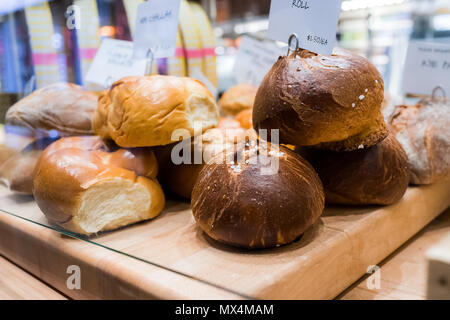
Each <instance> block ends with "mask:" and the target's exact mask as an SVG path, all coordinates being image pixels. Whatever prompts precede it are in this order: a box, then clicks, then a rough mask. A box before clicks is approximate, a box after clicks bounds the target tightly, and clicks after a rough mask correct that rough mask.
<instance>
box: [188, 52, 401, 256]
mask: <svg viewBox="0 0 450 320" xmlns="http://www.w3.org/2000/svg"><path fill="white" fill-rule="evenodd" d="M383 97H384V85H383V80H382V78H381V76H380V74H379V72H378V71H377V69H376V68H375V67H374V66H373V65H372V64H370V62H369V61H368V60H366V59H365V58H363V57H360V56H358V55H355V54H353V53H351V52H349V51H346V50H343V49H339V48H337V49H335V50H334V52H333V54H332V55H331V56H322V55H318V54H315V53H312V52H309V51H307V50H298V51H297V52H295V53H293V54H291V55H290V56H286V57H280V58H279V59H278V61H277V62H276V63H275V64H274V66H273V67H272V69H271V70H270V71H269V72H268V74H267V75H266V76H265V78H264V79H263V81H262V83H261V85H260V87H259V89H258V91H257V93H256V96H255V99H254V104H253V107H252V111H251V112H250V111H248V110H244V111H242V113H240V114H239V115H238V116H237V117H236V119H237V120H238V121H239V122H240V123H241V124H242V126H244V127H245V126H248V125H249V124H251V125H252V126H253V128H254V129H255V131H256V132H257V133H258V135H259V137H260V139H261V140H260V141H259V144H258V145H257V146H253V147H248V148H245V149H244V151H242V152H243V153H244V156H243V157H240V158H241V159H243V160H244V162H243V163H242V162H232V163H223V164H215V163H209V164H207V165H206V166H205V167H204V168H203V169H202V170H201V172H200V173H199V177H198V180H197V183H196V184H195V186H194V191H193V193H192V199H191V203H192V209H193V214H194V217H195V219H196V220H197V222H198V224H199V226H200V227H201V228H202V229H203V230H204V231H205V233H207V234H208V235H209V236H210V237H212V238H214V239H216V240H218V241H220V242H223V243H227V244H231V245H234V246H239V247H245V248H266V247H273V246H278V245H283V244H287V243H289V242H292V241H293V240H294V239H295V238H297V237H299V236H300V235H301V234H302V233H304V232H305V230H307V228H308V227H310V226H311V225H312V224H313V223H314V222H315V221H316V220H317V219H318V218H319V216H320V214H321V213H322V210H323V207H324V202H325V203H329V204H346V205H372V204H378V205H388V204H392V203H395V202H397V201H399V200H400V199H401V197H402V196H403V194H404V193H405V191H406V188H407V186H408V180H409V170H408V161H407V157H406V154H405V152H404V150H403V148H402V146H401V145H400V144H399V143H398V141H397V140H396V139H395V137H394V136H393V135H390V134H389V132H388V129H387V126H386V123H385V122H384V119H383V116H382V113H381V108H382V103H383ZM221 105H222V102H221ZM222 108H223V107H222ZM250 110H251V109H250ZM250 114H251V116H252V117H251V120H250V119H249V115H250ZM262 133H264V134H262ZM263 139H265V140H267V141H268V142H263V141H262V140H263ZM274 141H276V142H277V143H278V144H280V145H276V146H275V145H274V144H273V143H271V142H274ZM283 144H285V145H290V146H295V150H296V152H292V151H290V150H289V149H288V148H285V147H283V146H282V145H283ZM261 145H263V146H264V145H266V147H265V148H264V147H262V146H261ZM269 149H270V150H271V151H269V152H268V153H267V152H265V151H267V150H269ZM274 149H275V151H274ZM235 158H239V156H237V155H235ZM269 159H271V160H274V159H276V160H277V161H275V162H277V163H278V167H277V169H276V170H275V173H274V174H272V175H270V174H269V175H267V174H266V175H265V174H261V173H260V171H261V170H262V169H264V167H265V165H264V163H266V164H267V163H271V162H273V161H271V160H269ZM308 161H309V162H310V164H309V163H308ZM217 204H218V205H217Z"/></svg>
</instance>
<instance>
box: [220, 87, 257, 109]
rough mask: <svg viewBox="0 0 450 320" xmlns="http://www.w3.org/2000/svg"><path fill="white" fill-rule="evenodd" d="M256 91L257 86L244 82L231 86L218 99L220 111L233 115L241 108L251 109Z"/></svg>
mask: <svg viewBox="0 0 450 320" xmlns="http://www.w3.org/2000/svg"><path fill="white" fill-rule="evenodd" d="M256 91H258V87H257V86H254V85H252V84H246V83H243V84H238V85H236V86H234V87H231V88H230V89H228V90H227V91H225V93H224V94H223V95H222V97H221V98H220V100H219V105H220V109H221V110H222V113H223V114H224V115H232V116H235V115H237V114H238V113H239V112H241V111H242V110H249V109H250V110H251V109H252V108H253V103H254V102H255V95H256Z"/></svg>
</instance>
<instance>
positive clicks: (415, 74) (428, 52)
mask: <svg viewBox="0 0 450 320" xmlns="http://www.w3.org/2000/svg"><path fill="white" fill-rule="evenodd" d="M404 70H405V71H404V73H403V92H404V93H415V94H426V95H431V93H432V92H433V89H434V88H436V87H437V86H441V87H442V88H443V89H444V90H445V92H446V93H447V95H449V94H450V44H443V43H434V42H415V41H414V42H410V43H409V46H408V53H407V55H406V62H405V67H404Z"/></svg>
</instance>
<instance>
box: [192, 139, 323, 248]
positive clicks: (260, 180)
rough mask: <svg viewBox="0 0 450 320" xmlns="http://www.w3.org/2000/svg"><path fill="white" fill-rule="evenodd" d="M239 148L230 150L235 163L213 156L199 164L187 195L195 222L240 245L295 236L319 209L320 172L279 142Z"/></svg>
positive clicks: (215, 236)
mask: <svg viewBox="0 0 450 320" xmlns="http://www.w3.org/2000/svg"><path fill="white" fill-rule="evenodd" d="M241 152H242V154H234V155H233V158H234V159H237V160H236V161H237V162H235V163H233V164H229V163H215V162H211V163H209V164H206V165H205V166H204V168H203V169H202V170H201V172H200V174H199V177H198V179H197V182H196V184H195V186H194V190H193V192H192V199H191V206H192V211H193V214H194V218H195V220H196V221H197V223H198V225H199V227H200V228H201V229H202V230H203V231H204V232H205V233H206V234H208V235H209V236H210V237H211V238H213V239H215V240H217V241H219V242H222V243H226V244H229V245H232V246H237V247H243V248H269V247H275V246H279V245H283V244H287V243H290V242H292V241H294V240H295V239H296V238H298V237H299V236H300V235H301V234H303V233H304V232H305V230H306V229H307V228H309V227H310V226H311V225H312V224H313V223H314V222H315V221H316V220H317V219H318V218H319V216H320V215H321V214H322V211H323V208H324V194H323V189H322V184H321V182H320V180H319V177H318V176H317V174H316V172H315V171H314V170H313V169H312V167H311V166H310V165H309V164H308V163H307V162H306V161H305V160H304V159H303V158H301V157H300V156H299V155H297V154H296V153H294V152H292V151H290V150H289V149H287V148H284V147H282V146H280V147H279V149H278V147H276V148H275V147H274V146H273V145H270V144H269V145H268V146H267V147H264V146H261V145H256V146H252V147H250V148H245V149H243V150H241ZM239 159H241V160H242V161H239ZM238 161H239V162H238Z"/></svg>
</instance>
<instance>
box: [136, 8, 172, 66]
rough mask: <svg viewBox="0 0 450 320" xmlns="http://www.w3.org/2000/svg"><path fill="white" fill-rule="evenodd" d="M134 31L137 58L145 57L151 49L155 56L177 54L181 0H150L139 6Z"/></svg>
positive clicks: (155, 57) (165, 56)
mask: <svg viewBox="0 0 450 320" xmlns="http://www.w3.org/2000/svg"><path fill="white" fill-rule="evenodd" d="M137 10H138V12H137V18H136V29H135V31H134V35H133V39H134V52H133V57H134V58H136V59H145V58H146V57H147V54H148V52H149V50H151V51H152V53H153V58H154V59H157V58H167V57H172V56H173V55H174V54H175V47H176V41H177V32H178V15H179V14H178V13H179V11H180V0H150V1H147V2H144V3H141V4H140V5H139V6H138V9H137Z"/></svg>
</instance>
